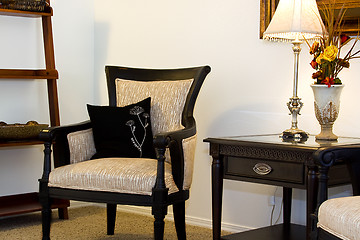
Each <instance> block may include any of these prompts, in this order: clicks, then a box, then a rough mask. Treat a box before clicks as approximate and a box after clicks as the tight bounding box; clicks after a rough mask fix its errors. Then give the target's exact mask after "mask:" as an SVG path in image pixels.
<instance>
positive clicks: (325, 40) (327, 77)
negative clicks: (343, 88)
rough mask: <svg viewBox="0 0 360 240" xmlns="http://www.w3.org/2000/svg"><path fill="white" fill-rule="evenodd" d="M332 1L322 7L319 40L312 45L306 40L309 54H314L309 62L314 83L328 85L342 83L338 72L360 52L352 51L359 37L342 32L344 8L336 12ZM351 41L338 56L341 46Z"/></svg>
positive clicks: (346, 66)
mask: <svg viewBox="0 0 360 240" xmlns="http://www.w3.org/2000/svg"><path fill="white" fill-rule="evenodd" d="M334 2H335V1H334V0H331V1H329V4H328V6H326V7H324V10H323V15H324V22H325V27H324V29H323V35H322V36H321V37H320V39H319V41H315V42H314V43H313V44H312V46H310V44H309V43H308V42H307V41H306V42H307V44H308V46H309V47H310V54H311V55H313V56H314V58H313V60H312V61H311V62H310V65H311V67H312V68H313V69H315V70H316V72H315V73H313V74H312V78H313V79H315V84H326V85H328V87H331V85H333V84H342V82H341V80H340V78H339V77H338V74H339V73H340V71H341V70H342V69H343V68H349V67H350V62H349V61H350V60H351V59H353V58H359V56H357V55H358V54H359V53H360V50H359V51H356V52H355V53H353V51H354V47H355V45H356V43H357V41H358V40H359V38H358V37H350V36H347V35H346V34H343V25H344V23H343V22H344V21H343V18H344V15H345V12H346V8H345V7H344V6H343V7H342V8H341V9H340V10H339V12H338V13H337V14H336V13H335V3H334ZM351 41H352V42H353V44H352V46H351V47H350V49H349V50H348V52H347V53H346V54H344V55H343V57H340V55H341V50H342V48H343V47H344V46H345V45H347V44H348V43H349V42H351Z"/></svg>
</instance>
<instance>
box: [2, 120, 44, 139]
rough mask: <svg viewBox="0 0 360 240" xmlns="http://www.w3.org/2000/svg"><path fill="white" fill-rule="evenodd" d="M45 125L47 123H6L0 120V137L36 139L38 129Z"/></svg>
mask: <svg viewBox="0 0 360 240" xmlns="http://www.w3.org/2000/svg"><path fill="white" fill-rule="evenodd" d="M47 127H48V124H38V123H37V122H35V121H29V122H27V123H26V124H20V123H15V124H7V123H5V122H0V139H1V140H17V139H36V138H38V135H39V133H40V131H41V130H42V129H44V128H47Z"/></svg>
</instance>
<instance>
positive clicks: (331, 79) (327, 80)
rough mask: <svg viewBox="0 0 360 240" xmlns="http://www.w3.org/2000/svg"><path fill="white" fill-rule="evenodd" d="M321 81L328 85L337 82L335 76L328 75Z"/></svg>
mask: <svg viewBox="0 0 360 240" xmlns="http://www.w3.org/2000/svg"><path fill="white" fill-rule="evenodd" d="M321 83H324V84H326V85H328V87H331V85H333V84H334V83H335V82H334V78H332V77H326V78H325V79H324V80H322V81H321Z"/></svg>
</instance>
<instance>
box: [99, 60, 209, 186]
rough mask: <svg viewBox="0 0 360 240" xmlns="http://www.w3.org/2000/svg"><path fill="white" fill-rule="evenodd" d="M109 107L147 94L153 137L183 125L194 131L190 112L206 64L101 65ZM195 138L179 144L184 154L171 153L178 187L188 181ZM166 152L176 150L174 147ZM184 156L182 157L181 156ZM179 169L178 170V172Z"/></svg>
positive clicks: (205, 70) (190, 175)
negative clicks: (175, 66)
mask: <svg viewBox="0 0 360 240" xmlns="http://www.w3.org/2000/svg"><path fill="white" fill-rule="evenodd" d="M105 72H106V78H107V86H108V96H109V105H110V106H125V105H129V104H133V103H136V102H138V101H141V100H143V99H145V98H147V97H151V112H150V116H151V124H152V130H153V134H154V136H155V135H156V134H159V133H161V132H169V131H176V130H179V129H182V128H184V127H186V128H191V129H192V130H193V131H194V135H195V133H196V128H195V120H194V117H193V111H194V106H195V101H196V98H197V96H198V94H199V91H200V88H201V86H202V84H203V81H204V79H205V77H206V75H207V74H208V73H209V72H210V67H209V66H203V67H194V68H181V69H139V68H127V67H119V66H106V67H105ZM189 142H196V139H195V138H191V139H187V140H185V141H184V142H183V143H180V144H182V148H187V149H184V154H181V157H178V155H179V154H172V153H171V157H169V154H167V159H170V158H171V163H172V168H173V175H174V180H175V182H176V184H177V185H178V187H179V188H184V189H188V188H189V187H190V184H191V178H192V169H193V158H194V157H193V155H194V144H189ZM170 152H179V150H178V149H174V151H172V150H171V151H170ZM184 156H185V157H184ZM179 172H180V173H179Z"/></svg>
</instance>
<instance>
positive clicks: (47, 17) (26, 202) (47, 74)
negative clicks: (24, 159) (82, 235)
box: [0, 0, 70, 219]
mask: <svg viewBox="0 0 360 240" xmlns="http://www.w3.org/2000/svg"><path fill="white" fill-rule="evenodd" d="M47 3H48V5H49V6H48V7H47V10H46V12H30V11H21V10H12V9H2V8H0V15H3V16H10V17H26V18H41V19H42V30H43V41H44V54H45V66H46V68H45V69H0V79H46V80H47V91H48V101H49V115H50V124H51V126H59V125H60V115H59V104H58V95H57V79H58V77H59V74H58V71H57V70H56V68H55V56H54V44H53V35H52V23H51V17H52V15H53V9H52V8H51V7H50V0H47ZM42 143H43V142H42V141H39V140H36V139H26V140H21V141H0V148H1V147H18V146H25V145H36V144H42ZM37 195H38V193H35V192H32V193H25V194H17V195H10V196H3V197H0V217H3V216H10V215H16V214H22V213H28V212H34V211H39V210H41V206H40V204H39V201H38V197H37ZM68 206H70V202H69V201H68V200H57V199H55V200H54V203H53V205H52V207H53V208H58V209H59V218H62V219H67V218H68V212H67V207H68Z"/></svg>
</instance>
